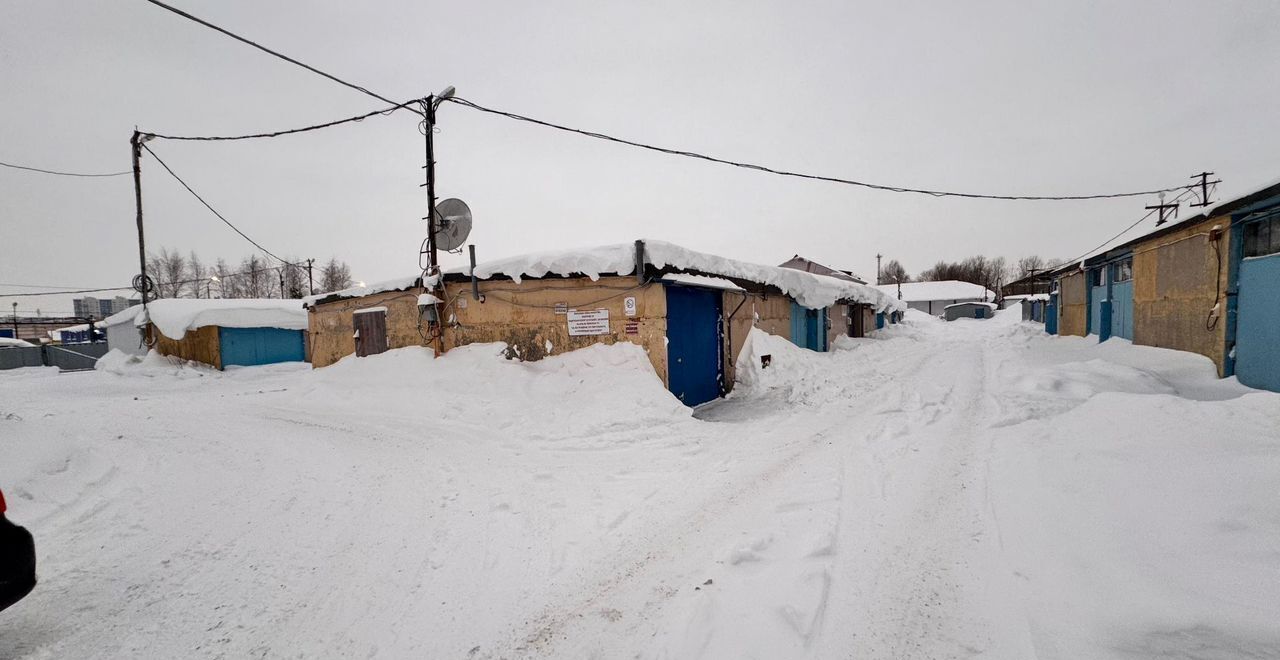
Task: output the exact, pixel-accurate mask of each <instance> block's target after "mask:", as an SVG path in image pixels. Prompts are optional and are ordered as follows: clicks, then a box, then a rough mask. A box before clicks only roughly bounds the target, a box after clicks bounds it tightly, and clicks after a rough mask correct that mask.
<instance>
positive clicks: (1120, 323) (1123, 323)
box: [1111, 280, 1133, 340]
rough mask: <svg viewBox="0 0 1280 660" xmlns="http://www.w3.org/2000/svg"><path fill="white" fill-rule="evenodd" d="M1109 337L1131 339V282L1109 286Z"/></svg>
mask: <svg viewBox="0 0 1280 660" xmlns="http://www.w3.org/2000/svg"><path fill="white" fill-rule="evenodd" d="M1111 336H1112V337H1124V338H1125V339H1128V340H1132V339H1133V280H1129V281H1127V282H1116V283H1115V284H1112V285H1111Z"/></svg>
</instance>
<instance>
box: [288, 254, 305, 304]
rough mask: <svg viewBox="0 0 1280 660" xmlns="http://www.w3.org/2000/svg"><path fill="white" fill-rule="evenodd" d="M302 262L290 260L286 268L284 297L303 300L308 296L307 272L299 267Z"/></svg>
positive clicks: (294, 259) (291, 258)
mask: <svg viewBox="0 0 1280 660" xmlns="http://www.w3.org/2000/svg"><path fill="white" fill-rule="evenodd" d="M300 261H301V260H300V259H296V258H293V257H290V258H289V263H288V264H287V265H285V266H283V268H284V294H285V295H284V297H286V298H301V297H303V296H305V295H307V288H308V287H307V271H306V270H305V269H304V268H303V267H302V266H299V265H297V264H298V263H299V262H300Z"/></svg>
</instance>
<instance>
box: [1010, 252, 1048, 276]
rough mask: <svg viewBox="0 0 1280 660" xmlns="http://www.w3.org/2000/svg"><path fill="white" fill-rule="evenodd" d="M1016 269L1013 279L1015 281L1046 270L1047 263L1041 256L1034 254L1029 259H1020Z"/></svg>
mask: <svg viewBox="0 0 1280 660" xmlns="http://www.w3.org/2000/svg"><path fill="white" fill-rule="evenodd" d="M1015 268H1016V271H1015V272H1014V275H1013V277H1014V279H1017V280H1020V279H1022V278H1024V277H1027V276H1028V275H1034V274H1036V273H1038V272H1040V271H1042V270H1044V269H1045V262H1044V259H1041V258H1040V256H1039V255H1035V254H1033V255H1031V256H1029V257H1023V258H1021V259H1019V260H1018V263H1017V266H1016V267H1015Z"/></svg>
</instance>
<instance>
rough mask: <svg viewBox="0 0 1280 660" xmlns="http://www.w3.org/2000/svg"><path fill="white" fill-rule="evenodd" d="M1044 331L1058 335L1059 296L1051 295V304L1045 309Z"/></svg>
mask: <svg viewBox="0 0 1280 660" xmlns="http://www.w3.org/2000/svg"><path fill="white" fill-rule="evenodd" d="M1044 331H1045V332H1047V333H1049V334H1051V335H1056V334H1058V294H1056V293H1051V294H1049V304H1048V305H1047V306H1046V307H1045V308H1044Z"/></svg>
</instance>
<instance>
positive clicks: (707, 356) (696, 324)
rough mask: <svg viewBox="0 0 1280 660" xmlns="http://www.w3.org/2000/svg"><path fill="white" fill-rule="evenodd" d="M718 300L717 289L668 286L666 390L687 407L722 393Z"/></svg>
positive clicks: (719, 294) (718, 293) (719, 296)
mask: <svg viewBox="0 0 1280 660" xmlns="http://www.w3.org/2000/svg"><path fill="white" fill-rule="evenodd" d="M720 301H721V293H720V292H719V291H711V290H708V289H698V288H694V287H685V286H668V287H667V389H669V390H671V393H672V394H674V395H676V398H678V399H680V401H682V402H684V405H686V406H696V405H698V404H702V403H706V402H708V401H711V400H713V399H715V398H717V397H719V396H720V393H721V385H722V383H723V377H722V374H723V373H724V370H723V365H722V364H721V363H722V358H723V355H722V351H721V340H720V337H721V334H720V328H721V325H720V314H721V310H720Z"/></svg>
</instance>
